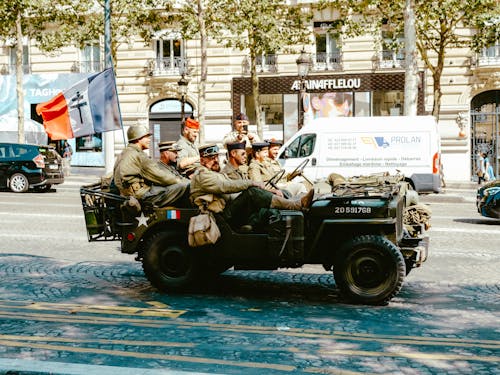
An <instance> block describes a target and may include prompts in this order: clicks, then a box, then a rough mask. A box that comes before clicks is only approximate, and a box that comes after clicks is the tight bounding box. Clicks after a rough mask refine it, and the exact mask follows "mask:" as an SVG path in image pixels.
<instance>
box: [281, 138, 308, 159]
mask: <svg viewBox="0 0 500 375" xmlns="http://www.w3.org/2000/svg"><path fill="white" fill-rule="evenodd" d="M315 144H316V134H302V135H301V136H300V137H297V138H296V139H295V140H294V141H293V142H292V143H290V145H289V146H288V147H287V148H286V149H285V152H284V153H282V155H281V157H280V158H285V159H292V158H305V157H308V156H310V155H311V154H312V152H313V151H314V145H315Z"/></svg>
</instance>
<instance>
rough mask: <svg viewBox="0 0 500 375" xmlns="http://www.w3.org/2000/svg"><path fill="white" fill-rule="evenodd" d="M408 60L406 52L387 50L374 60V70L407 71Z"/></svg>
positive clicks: (377, 55) (378, 54) (379, 53)
mask: <svg viewBox="0 0 500 375" xmlns="http://www.w3.org/2000/svg"><path fill="white" fill-rule="evenodd" d="M405 67H406V60H405V53H404V51H398V52H395V51H391V50H385V51H380V52H378V53H377V54H376V55H375V56H374V59H373V68H374V69H376V70H377V69H405Z"/></svg>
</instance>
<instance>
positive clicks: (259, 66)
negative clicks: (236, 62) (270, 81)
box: [242, 54, 278, 74]
mask: <svg viewBox="0 0 500 375" xmlns="http://www.w3.org/2000/svg"><path fill="white" fill-rule="evenodd" d="M242 68H243V74H250V57H249V56H245V58H244V59H243V63H242ZM255 69H256V70H257V73H277V72H278V55H275V54H269V55H264V56H262V55H259V56H257V57H256V58H255Z"/></svg>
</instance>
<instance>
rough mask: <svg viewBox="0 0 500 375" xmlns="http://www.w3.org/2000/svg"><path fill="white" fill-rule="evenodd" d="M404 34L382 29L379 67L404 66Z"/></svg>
mask: <svg viewBox="0 0 500 375" xmlns="http://www.w3.org/2000/svg"><path fill="white" fill-rule="evenodd" d="M404 59H405V51H404V35H403V34H395V33H394V32H392V31H387V30H383V31H382V51H381V57H380V60H381V61H380V67H381V68H402V67H404Z"/></svg>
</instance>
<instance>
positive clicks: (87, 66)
mask: <svg viewBox="0 0 500 375" xmlns="http://www.w3.org/2000/svg"><path fill="white" fill-rule="evenodd" d="M100 71H101V46H100V45H99V43H91V44H88V45H86V46H85V47H83V49H82V50H81V51H80V73H92V72H100Z"/></svg>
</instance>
